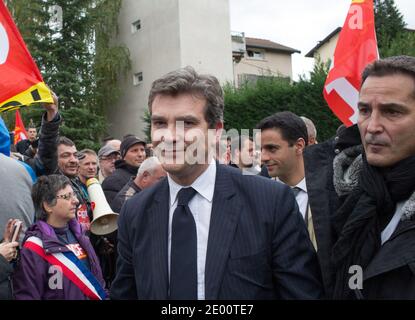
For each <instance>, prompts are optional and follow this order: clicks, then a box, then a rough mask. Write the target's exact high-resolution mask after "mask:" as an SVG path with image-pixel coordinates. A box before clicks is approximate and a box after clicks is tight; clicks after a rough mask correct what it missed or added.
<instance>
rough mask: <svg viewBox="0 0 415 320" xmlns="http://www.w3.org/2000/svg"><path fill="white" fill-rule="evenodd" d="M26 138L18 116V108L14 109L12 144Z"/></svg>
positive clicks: (21, 121) (20, 118)
mask: <svg viewBox="0 0 415 320" xmlns="http://www.w3.org/2000/svg"><path fill="white" fill-rule="evenodd" d="M25 139H27V132H26V129H25V127H24V124H23V120H22V117H21V116H20V112H19V110H16V122H15V125H14V144H15V145H16V144H17V143H18V142H19V141H21V140H25Z"/></svg>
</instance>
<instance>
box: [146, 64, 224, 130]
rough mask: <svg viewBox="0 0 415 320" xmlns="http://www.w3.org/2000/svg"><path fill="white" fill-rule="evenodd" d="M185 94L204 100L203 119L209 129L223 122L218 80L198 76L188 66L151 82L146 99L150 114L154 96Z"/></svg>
mask: <svg viewBox="0 0 415 320" xmlns="http://www.w3.org/2000/svg"><path fill="white" fill-rule="evenodd" d="M185 93H188V94H193V95H195V96H196V97H198V98H204V99H206V108H205V119H206V121H207V122H208V124H209V128H214V127H215V125H216V124H217V123H218V122H221V121H223V109H224V100H223V92H222V88H221V86H220V84H219V81H218V79H217V78H216V77H214V76H212V75H203V74H198V73H197V72H196V71H195V70H194V69H193V68H192V67H190V66H187V67H185V68H182V69H179V70H176V71H172V72H170V73H168V74H166V75H165V76H163V77H162V78H160V79H158V80H156V81H154V82H153V84H152V86H151V90H150V95H149V98H148V108H149V110H150V114H151V106H152V104H153V101H154V99H155V98H156V96H158V95H168V96H173V97H175V96H178V95H180V94H185Z"/></svg>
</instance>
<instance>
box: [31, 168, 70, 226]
mask: <svg viewBox="0 0 415 320" xmlns="http://www.w3.org/2000/svg"><path fill="white" fill-rule="evenodd" d="M68 185H71V182H70V181H69V179H68V178H67V177H66V176H64V175H62V174H51V175H48V176H41V177H39V178H38V179H37V181H36V183H35V184H34V185H33V187H32V200H33V205H34V207H35V216H36V219H38V220H43V221H46V220H47V218H48V214H47V213H46V212H45V209H44V208H43V202H46V203H47V204H48V205H50V206H54V205H55V204H56V194H57V193H58V191H59V190H62V189H64V188H65V187H66V186H68Z"/></svg>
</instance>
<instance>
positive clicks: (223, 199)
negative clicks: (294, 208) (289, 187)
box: [205, 163, 241, 300]
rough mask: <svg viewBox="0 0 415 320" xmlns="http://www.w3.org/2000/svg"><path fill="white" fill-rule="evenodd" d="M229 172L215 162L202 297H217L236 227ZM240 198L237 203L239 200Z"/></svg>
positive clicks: (237, 207) (235, 203)
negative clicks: (214, 180)
mask: <svg viewBox="0 0 415 320" xmlns="http://www.w3.org/2000/svg"><path fill="white" fill-rule="evenodd" d="M235 194H236V192H235V187H234V185H233V182H232V178H231V176H230V175H229V174H228V173H227V171H226V170H225V169H224V168H223V166H222V165H219V164H218V163H217V170H216V183H215V192H214V194H213V203H212V213H211V218H210V227H209V238H208V246H207V253H206V265H205V266H206V267H205V298H206V299H207V300H212V299H217V298H218V294H219V289H220V286H221V283H222V278H223V275H224V271H225V267H226V262H227V261H228V258H229V251H230V248H231V244H232V239H233V236H234V233H235V230H236V225H237V222H238V217H239V213H240V212H241V208H240V202H239V201H238V199H237V196H235ZM238 202H239V203H238Z"/></svg>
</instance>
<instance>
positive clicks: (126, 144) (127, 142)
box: [120, 135, 146, 159]
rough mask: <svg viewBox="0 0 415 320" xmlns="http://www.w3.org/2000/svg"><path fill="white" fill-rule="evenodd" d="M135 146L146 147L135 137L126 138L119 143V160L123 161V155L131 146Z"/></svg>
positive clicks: (143, 142)
mask: <svg viewBox="0 0 415 320" xmlns="http://www.w3.org/2000/svg"><path fill="white" fill-rule="evenodd" d="M136 144H142V145H143V146H144V147H145V146H146V143H145V141H143V140H140V139H138V138H137V137H136V136H131V135H129V136H126V137H125V138H124V140H123V141H122V142H121V146H120V151H121V158H122V159H124V157H125V155H126V154H127V152H128V149H130V148H131V147H132V146H134V145H136Z"/></svg>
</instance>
